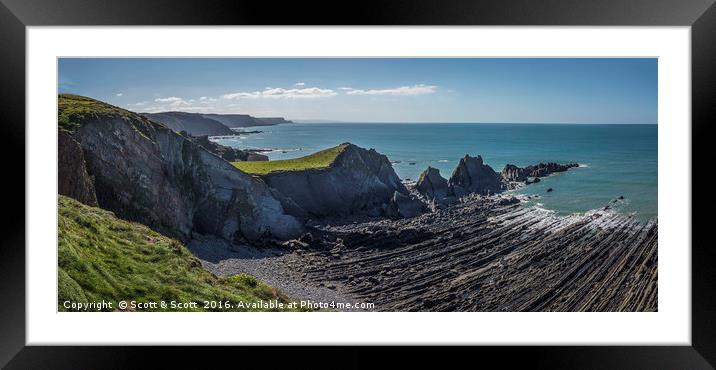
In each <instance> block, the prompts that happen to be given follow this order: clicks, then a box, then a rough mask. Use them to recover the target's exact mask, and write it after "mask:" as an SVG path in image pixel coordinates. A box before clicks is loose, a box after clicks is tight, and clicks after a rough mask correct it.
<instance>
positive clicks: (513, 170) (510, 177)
mask: <svg viewBox="0 0 716 370" xmlns="http://www.w3.org/2000/svg"><path fill="white" fill-rule="evenodd" d="M500 175H502V178H503V179H505V181H515V182H516V181H525V180H527V176H526V175H525V171H524V170H523V169H522V168H520V167H517V166H515V165H514V164H508V165H506V166H505V168H503V169H502V171H501V172H500Z"/></svg>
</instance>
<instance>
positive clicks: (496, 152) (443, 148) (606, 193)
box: [215, 123, 658, 219]
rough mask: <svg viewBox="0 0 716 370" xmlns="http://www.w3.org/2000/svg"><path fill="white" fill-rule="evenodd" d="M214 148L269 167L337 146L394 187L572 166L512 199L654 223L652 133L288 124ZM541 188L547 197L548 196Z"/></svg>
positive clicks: (604, 128)
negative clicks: (468, 169)
mask: <svg viewBox="0 0 716 370" xmlns="http://www.w3.org/2000/svg"><path fill="white" fill-rule="evenodd" d="M247 130H261V131H263V132H262V133H258V134H249V135H245V136H242V137H239V138H220V139H215V140H216V141H217V142H219V143H221V144H224V145H228V146H232V147H235V148H267V149H274V151H272V152H270V153H268V156H269V158H270V159H286V158H295V157H300V156H304V155H307V154H310V153H313V152H315V151H318V150H321V149H325V148H329V147H331V146H335V145H338V144H340V143H343V142H351V143H354V144H356V145H359V146H361V147H365V148H375V149H376V150H377V151H378V152H380V153H383V154H385V155H386V156H388V158H389V159H390V160H391V161H394V164H393V167H394V168H395V171H396V173H397V174H398V176H400V178H401V179H412V180H416V179H417V177H418V176H419V174H420V172H422V171H423V170H425V168H427V166H432V167H435V168H438V169H439V170H440V173H441V174H442V175H443V177H445V178H448V177H449V176H450V174H451V173H452V170H453V169H454V168H455V166H456V165H457V163H458V161H459V160H460V158H461V157H463V156H464V155H465V154H470V155H473V156H475V155H478V154H480V155H482V157H483V159H484V160H485V163H487V164H489V165H490V166H492V168H493V169H494V170H495V171H498V172H499V171H500V170H502V167H503V166H504V165H505V164H507V163H511V164H515V165H518V166H526V165H529V164H536V163H539V162H559V163H567V162H577V163H579V164H580V165H581V166H580V168H576V169H571V170H569V171H567V172H564V173H559V174H556V175H553V176H550V177H548V178H543V179H542V180H543V181H542V182H541V183H538V184H533V185H529V186H526V187H524V188H522V189H520V190H518V191H517V192H518V193H522V194H529V195H533V194H537V195H539V198H538V199H537V200H535V201H534V202H533V203H534V204H537V205H539V206H542V207H544V208H547V209H551V210H554V211H556V212H557V213H559V214H572V213H581V212H585V211H589V210H592V209H595V208H602V207H604V206H605V205H607V204H610V202H611V201H612V200H614V199H615V198H617V197H619V196H624V198H625V200H624V201H623V202H619V203H618V204H615V205H612V206H613V207H614V208H616V209H617V210H618V211H621V212H626V213H633V212H636V214H637V216H638V217H639V218H640V219H648V218H653V217H656V216H657V188H658V186H657V168H658V166H657V126H656V125H581V124H580V125H568V124H484V123H480V124H468V123H459V124H447V123H415V124H413V123H389V124H381V123H295V124H283V125H277V126H268V127H253V128H247ZM547 188H553V189H554V191H552V192H550V193H547V192H546V190H547Z"/></svg>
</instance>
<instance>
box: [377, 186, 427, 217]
mask: <svg viewBox="0 0 716 370" xmlns="http://www.w3.org/2000/svg"><path fill="white" fill-rule="evenodd" d="M426 209H427V206H426V205H425V204H424V203H423V202H421V201H420V199H417V198H415V197H412V196H410V195H405V194H402V193H399V192H397V191H396V192H395V193H393V198H391V200H390V205H389V206H388V211H387V212H386V213H387V215H388V216H389V217H392V218H410V217H415V216H419V215H420V214H422V213H423V212H425V210H426Z"/></svg>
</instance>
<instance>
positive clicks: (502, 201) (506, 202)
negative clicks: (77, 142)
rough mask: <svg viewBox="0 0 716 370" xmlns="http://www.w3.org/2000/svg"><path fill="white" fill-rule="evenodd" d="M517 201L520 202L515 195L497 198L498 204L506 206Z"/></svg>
mask: <svg viewBox="0 0 716 370" xmlns="http://www.w3.org/2000/svg"><path fill="white" fill-rule="evenodd" d="M519 202H520V200H519V199H517V198H515V197H509V198H502V199H500V200H498V201H497V204H499V205H501V206H508V205H511V204H517V203H519Z"/></svg>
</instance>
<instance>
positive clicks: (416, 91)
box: [341, 84, 438, 96]
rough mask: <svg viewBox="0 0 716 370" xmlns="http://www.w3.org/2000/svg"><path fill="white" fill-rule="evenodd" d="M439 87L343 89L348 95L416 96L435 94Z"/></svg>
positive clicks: (421, 85)
mask: <svg viewBox="0 0 716 370" xmlns="http://www.w3.org/2000/svg"><path fill="white" fill-rule="evenodd" d="M437 88H438V87H437V86H433V85H424V84H418V85H413V86H401V87H396V88H393V89H370V90H361V89H353V88H350V87H347V88H341V90H345V91H346V94H348V95H392V96H414V95H425V94H433V93H435V92H436V91H437Z"/></svg>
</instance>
